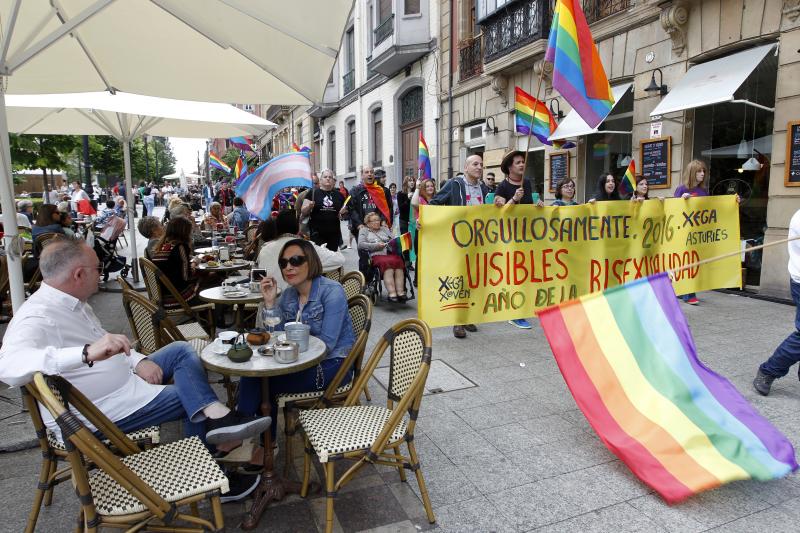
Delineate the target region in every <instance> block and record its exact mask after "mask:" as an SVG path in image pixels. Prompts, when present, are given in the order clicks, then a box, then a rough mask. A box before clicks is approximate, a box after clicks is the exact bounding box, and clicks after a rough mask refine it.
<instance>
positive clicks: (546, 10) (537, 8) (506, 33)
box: [480, 0, 550, 63]
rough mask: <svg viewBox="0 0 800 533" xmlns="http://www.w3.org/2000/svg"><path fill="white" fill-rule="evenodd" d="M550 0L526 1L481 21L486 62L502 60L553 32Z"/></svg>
mask: <svg viewBox="0 0 800 533" xmlns="http://www.w3.org/2000/svg"><path fill="white" fill-rule="evenodd" d="M549 6H550V2H549V0H525V1H523V2H518V3H516V4H512V5H510V6H509V7H508V8H506V9H504V10H502V11H498V12H497V13H496V14H495V15H492V16H491V17H489V18H487V19H484V20H483V21H481V23H480V24H481V26H482V27H483V36H484V50H483V53H484V56H483V57H484V61H485V62H486V63H488V62H490V61H493V60H495V59H498V58H500V57H502V56H504V55H506V54H508V53H509V52H511V51H513V50H516V49H517V48H520V47H522V46H525V45H526V44H529V43H532V42H534V41H537V40H539V39H546V38H547V35H548V33H549V31H550V27H549V26H550V24H549V22H550V7H549Z"/></svg>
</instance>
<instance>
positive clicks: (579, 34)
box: [544, 0, 614, 128]
mask: <svg viewBox="0 0 800 533" xmlns="http://www.w3.org/2000/svg"><path fill="white" fill-rule="evenodd" d="M544 59H545V61H550V62H551V63H553V88H555V89H556V90H557V91H558V92H559V93H561V96H563V97H564V98H565V99H566V100H567V102H569V103H570V105H572V107H573V109H575V111H577V112H578V114H579V115H580V116H581V118H582V119H583V120H584V122H586V124H588V125H589V126H590V127H592V128H596V127H597V126H598V125H599V124H600V123H601V122H602V121H603V120H604V119H605V118H606V116H608V114H609V113H610V112H611V106H612V105H613V104H614V95H613V93H612V92H611V86H610V85H609V84H608V77H607V76H606V71H605V69H603V64H602V63H601V62H600V54H598V52H597V45H596V44H595V42H594V38H593V37H592V32H591V31H589V25H588V24H587V23H586V17H585V16H584V14H583V9H582V8H581V3H580V0H558V1H557V3H556V6H555V9H554V10H553V24H552V26H550V38H549V40H548V42H547V52H546V53H545V56H544Z"/></svg>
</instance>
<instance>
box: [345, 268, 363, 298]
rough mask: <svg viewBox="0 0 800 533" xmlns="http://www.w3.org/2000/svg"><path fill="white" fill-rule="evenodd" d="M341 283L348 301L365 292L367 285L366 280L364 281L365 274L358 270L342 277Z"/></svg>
mask: <svg viewBox="0 0 800 533" xmlns="http://www.w3.org/2000/svg"><path fill="white" fill-rule="evenodd" d="M339 283H341V284H342V287H344V295H345V296H346V297H347V299H348V300H349V299H350V298H352V297H353V296H355V295H357V294H361V293H362V292H364V285H366V284H367V282H366V280H365V279H364V274H362V273H361V272H359V271H358V270H354V271H352V272H348V273H347V274H345V275H344V276H342V280H341V281H340V282H339Z"/></svg>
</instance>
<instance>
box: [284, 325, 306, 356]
mask: <svg viewBox="0 0 800 533" xmlns="http://www.w3.org/2000/svg"><path fill="white" fill-rule="evenodd" d="M283 331H284V333H285V334H286V340H287V341H291V342H296V343H297V345H298V347H299V349H300V351H301V352H305V351H306V350H308V338H309V336H310V335H311V327H310V326H309V325H308V324H303V323H302V322H287V323H286V324H285V325H284V327H283Z"/></svg>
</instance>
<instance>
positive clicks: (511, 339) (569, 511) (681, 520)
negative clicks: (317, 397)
mask: <svg viewBox="0 0 800 533" xmlns="http://www.w3.org/2000/svg"><path fill="white" fill-rule="evenodd" d="M345 253H346V254H347V255H348V264H349V267H350V268H351V269H352V268H353V267H354V266H355V252H354V250H347V251H346V252H345ZM700 300H701V302H700V305H699V306H697V307H691V306H688V305H683V306H682V308H683V311H684V313H685V314H686V316H687V317H688V319H689V323H690V324H691V327H692V331H693V333H694V336H695V339H696V343H697V347H698V351H699V354H700V357H701V358H702V359H703V361H704V362H705V363H706V364H707V365H708V366H709V367H711V368H712V369H714V370H716V371H717V372H719V373H721V374H722V375H724V376H726V377H727V378H728V379H730V380H731V381H732V382H733V383H734V384H735V385H736V387H738V388H739V390H740V391H742V392H743V393H744V395H745V396H746V397H747V398H748V400H750V401H751V402H752V403H753V404H754V405H755V406H756V407H757V408H758V409H759V411H761V413H762V414H763V415H765V416H766V417H767V418H769V419H770V420H771V421H772V422H773V423H774V424H775V425H776V426H777V427H778V428H779V429H780V430H781V431H783V432H784V433H785V434H786V435H787V436H788V437H789V439H790V440H791V441H792V442H793V443H795V444H797V443H798V442H800V419H798V417H797V408H798V400H799V399H800V383H798V381H797V379H796V378H795V374H794V373H793V372H792V373H790V375H789V376H787V377H786V378H784V379H782V380H780V381H777V382H776V383H775V387H774V389H773V391H774V392H773V394H771V395H770V396H769V397H767V398H762V397H760V396H758V395H757V394H756V393H755V392H754V391H753V389H752V387H751V385H750V382H751V381H752V379H753V376H754V374H755V371H756V367H757V365H758V364H759V363H760V362H761V361H762V360H763V359H764V358H766V357H767V356H768V355H769V354H770V353H771V352H772V350H773V349H774V348H775V347H776V346H777V345H778V343H779V342H780V341H781V340H782V339H783V338H784V337H785V336H786V335H787V334H788V333H789V332H790V331H791V328H792V325H793V318H794V309H793V308H792V307H790V306H786V305H781V304H775V303H768V302H764V301H759V300H755V299H751V298H743V297H740V296H735V295H730V294H722V293H717V292H709V293H703V294H701V295H700ZM93 304H94V305H95V306H96V308H97V309H98V310H99V312H98V316H101V317H103V322H104V324H105V326H106V328H107V329H109V330H110V331H119V332H127V331H128V327H127V323H126V321H125V319H124V315H123V313H122V309H121V305H120V296H119V294H112V293H101V294H99V295H97V296H95V297H94V299H93ZM414 314H415V310H414V307H413V306H412V304H407V305H406V306H404V307H403V306H395V307H389V306H388V304H385V303H384V304H379V305H378V307H377V308H376V309H375V317H374V320H373V325H372V335H371V342H370V346H369V347H368V350H371V347H372V345H373V344H374V343H375V341H376V339H378V338H379V336H380V335H381V334H382V333H383V332H384V331H385V330H386V329H387V328H388V327H390V326H391V325H392V324H394V323H395V322H397V321H398V320H400V319H403V318H407V317H411V316H414ZM433 353H434V359H436V360H439V361H441V362H444V363H446V364H447V366H449V367H451V368H452V369H454V370H455V371H457V372H458V373H459V374H461V375H462V376H463V377H465V378H467V379H468V380H469V381H470V382H472V383H473V384H474V386H471V387H469V388H464V389H460V390H455V391H452V392H442V393H438V394H431V395H427V396H425V398H424V400H423V403H422V409H421V414H420V418H419V424H418V426H417V428H418V430H417V438H416V442H417V449H418V451H419V454H420V458H421V462H422V470H423V473H424V475H425V479H426V482H427V485H428V490H429V492H430V496H431V500H432V502H433V506H434V512H435V514H436V519H437V522H436V524H435V525H430V524H428V523H427V520H426V519H425V513H424V509H423V507H422V503H421V500H420V499H419V491H418V488H417V485H416V482H415V481H414V479H413V476H411V477H410V478H409V481H408V482H407V483H402V482H400V480H399V477H398V475H397V472H396V470H391V469H388V468H383V467H367V468H364V469H363V470H362V471H361V472H360V473H359V474H358V476H357V478H356V479H355V480H354V481H352V482H351V483H350V484H349V485H347V486H346V487H345V488H344V489H343V490H341V491H340V492H339V495H338V498H337V500H336V504H335V509H336V523H335V526H336V530H337V531H386V532H389V531H391V532H397V531H420V530H428V529H434V528H438V529H441V530H443V531H603V532H605V531H617V532H627V531H647V532H653V531H671V532H694V531H709V530H718V531H754V530H761V531H770V532H779V531H787V532H789V531H792V532H794V531H797V523H798V521H800V479H799V478H798V477H797V476H790V477H788V478H786V479H782V480H779V481H774V482H770V483H758V482H737V483H733V484H730V485H728V486H725V487H723V488H721V489H717V490H714V491H710V492H706V493H704V494H701V495H699V496H697V497H694V498H692V499H690V500H689V501H687V502H684V503H683V504H680V505H676V506H672V507H670V506H668V505H666V504H665V503H664V502H663V501H662V500H661V499H660V498H659V497H658V496H657V495H655V494H654V493H653V492H652V491H650V490H649V489H648V488H647V487H645V486H644V485H643V484H641V483H640V482H639V481H638V480H637V479H636V478H635V477H634V476H633V475H632V474H630V472H629V471H628V470H627V468H626V467H625V466H624V465H623V464H622V463H621V462H620V461H618V460H617V459H616V457H615V456H614V455H612V454H611V453H610V452H609V451H608V450H606V448H605V447H604V446H603V445H602V444H601V443H600V441H599V440H598V439H597V437H596V436H595V435H594V433H593V432H592V430H591V428H590V427H589V425H588V424H587V422H586V420H585V419H584V417H583V415H582V414H581V413H580V411H578V409H577V408H576V405H575V403H574V401H573V399H572V397H571V395H570V393H569V391H568V390H567V388H566V386H565V384H564V381H563V379H562V378H561V375H560V374H559V371H558V368H557V367H556V364H555V362H554V360H553V357H552V354H551V352H550V350H549V347H548V346H547V343H546V341H545V338H544V335H543V333H542V331H541V329H540V328H539V326H538V324H537V323H536V322H535V321H534V329H532V330H530V331H523V330H518V329H515V328H514V327H512V326H511V325H509V324H507V323H495V324H483V325H479V331H478V332H477V333H470V334H469V337H468V338H467V339H466V340H458V339H454V338H453V336H452V334H451V330H450V329H449V328H441V329H437V330H435V331H434V352H433ZM382 364H383V363H382ZM440 366H441V365H440ZM456 377H458V376H456ZM443 382H449V381H448V380H447V379H444V380H443ZM370 390H371V392H372V398H373V400H372V401H373V403H376V404H379V403H382V402H383V401H385V398H386V394H385V391H384V389H383V388H382V387H381V385H380V384H379V382H378V381H377V380H374V379H373V380H372V381H371V382H370ZM19 411H20V410H19V403H18V396H17V394H16V391H14V390H4V391H0V419H3V421H2V422H1V423H2V425H0V448H2V449H8V445H9V443H13V442H16V443H17V445H24V443H25V440H26V438H27V439H28V441H30V437H31V436H32V435H31V434H30V433H28V434H27V435H26V433H25V431H26V427H27V426H26V422H25V420H26V418H27V415H26V414H24V413H22V414H20V412H19ZM9 422H13V424H11V423H9ZM166 429H167V433H168V434H169V435H171V437H172V438H177V437H178V435H179V428H177V427H176V425H175V424H170V425H168V427H167V428H166ZM279 434H280V432H279ZM295 448H296V449H298V451H299V448H300V446H299V445H296V446H295ZM39 461H40V452H39V451H38V449H27V450H23V451H13V452H5V453H0V531H21V530H22V529H23V528H24V524H25V520H26V517H27V514H28V512H29V510H30V505H31V501H32V497H33V491H34V486H35V483H36V477H37V475H38V469H39V464H40V463H39ZM280 461H281V462H282V461H283V459H282V458H281V459H280ZM301 466H302V459H301V457H300V456H297V457H295V458H294V461H293V467H294V468H293V472H292V475H293V476H294V477H295V478H297V475H298V472H300V469H301ZM313 474H314V475H316V476H319V475H320V472H319V471H315V472H313ZM55 492H56V494H55V498H54V502H53V505H52V506H51V507H49V508H47V509H44V510H43V511H42V513H41V515H40V518H39V528H38V530H40V531H66V530H68V529H71V526H72V524H73V521H74V519H75V517H76V510H77V502H76V500H75V496H74V494H73V493H72V490H71V488H70V487H69V484H62V485H61V486H59V487H58V488H57V489H56V491H55ZM247 505H248V502H245V503H236V504H227V505H225V514H226V524H227V526H228V530H236V529H237V526H238V525H239V523H240V522H241V519H242V516H243V514H244V510H245V509H246V507H247ZM324 512H325V501H324V499H323V498H320V497H311V498H309V499H307V500H303V499H301V498H299V497H297V496H291V497H288V498H286V499H285V500H284V501H282V502H280V503H279V504H276V505H272V506H271V507H270V508H269V509H268V511H267V512H266V513H265V515H264V517H263V518H262V522H261V525H260V528H261V530H263V531H315V530H322V528H323V527H324Z"/></svg>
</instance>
